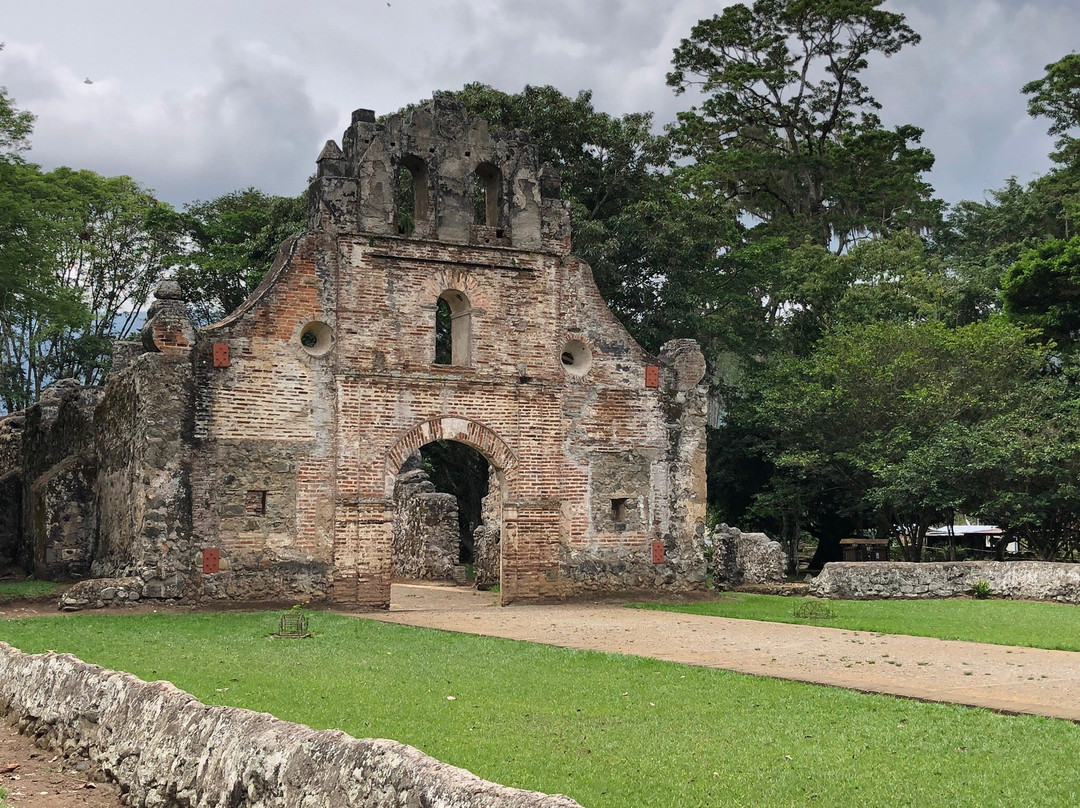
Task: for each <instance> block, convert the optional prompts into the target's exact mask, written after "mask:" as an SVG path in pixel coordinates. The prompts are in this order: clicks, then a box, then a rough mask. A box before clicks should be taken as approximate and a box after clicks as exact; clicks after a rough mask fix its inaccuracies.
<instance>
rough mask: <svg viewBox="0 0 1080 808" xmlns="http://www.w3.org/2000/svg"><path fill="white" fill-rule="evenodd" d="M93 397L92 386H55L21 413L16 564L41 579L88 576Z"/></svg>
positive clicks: (92, 536)
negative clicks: (19, 532)
mask: <svg viewBox="0 0 1080 808" xmlns="http://www.w3.org/2000/svg"><path fill="white" fill-rule="evenodd" d="M101 395H102V390H101V388H99V387H83V386H82V385H80V384H79V383H78V382H76V381H75V380H74V379H61V380H60V381H58V382H56V383H55V384H54V385H52V386H51V387H48V388H47V389H46V390H45V391H43V392H42V394H41V399H40V401H38V403H36V404H35V405H34V406H32V407H30V408H28V409H27V410H26V417H25V422H24V424H23V430H22V449H21V451H22V469H21V472H22V497H21V504H22V511H23V514H22V550H21V556H22V557H21V559H20V561H21V564H22V566H23V568H24V569H27V570H32V571H33V573H34V574H35V575H36V576H37V577H39V578H42V579H46V580H50V579H51V580H65V579H75V578H82V577H84V576H86V575H87V574H89V572H90V563H91V560H92V558H93V556H94V553H95V551H96V547H97V542H98V524H97V515H98V511H97V495H96V492H95V490H94V480H95V478H96V475H97V456H96V454H95V452H94V426H93V421H94V410H95V407H96V406H97V404H98V402H99V401H100V400H101Z"/></svg>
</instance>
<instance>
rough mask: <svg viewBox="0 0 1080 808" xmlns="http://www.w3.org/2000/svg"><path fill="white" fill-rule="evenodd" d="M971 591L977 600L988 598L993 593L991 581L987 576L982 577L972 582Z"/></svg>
mask: <svg viewBox="0 0 1080 808" xmlns="http://www.w3.org/2000/svg"><path fill="white" fill-rule="evenodd" d="M971 591H972V593H973V594H974V595H975V598H976V599H977V600H986V599H987V598H988V597H990V595H991V591H990V582H989V581H987V580H986V579H985V578H980V579H979V580H978V581H976V582H975V583H974V584H972V587H971Z"/></svg>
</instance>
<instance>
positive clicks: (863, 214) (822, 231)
mask: <svg viewBox="0 0 1080 808" xmlns="http://www.w3.org/2000/svg"><path fill="white" fill-rule="evenodd" d="M881 2H882V0H756V2H755V3H754V4H753V6H752V7H747V6H746V5H743V4H735V5H731V6H728V7H727V8H725V9H724V11H723V13H722V14H720V15H716V16H714V17H712V18H711V19H707V20H702V21H700V22H699V23H698V24H697V25H695V26H694V28H693V30H692V31H691V35H690V37H689V38H687V39H684V40H682V42H681V43H680V45H679V47H678V48H676V50H675V58H674V63H673V64H674V69H673V70H672V72H671V73H669V74H668V84H670V85H671V86H672V87H674V88H675V90H676V92H679V93H682V92H685V91H686V90H688V89H690V88H695V89H698V90H700V92H701V93H702V95H703V97H702V100H701V101H700V104H699V106H697V107H693V108H691V109H690V110H689V111H686V112H683V113H680V115H679V120H678V124H677V125H676V126H675V127H674V128H673V129H672V137H673V138H674V140H675V143H676V144H677V147H678V153H679V154H680V155H682V156H684V157H689V158H692V159H693V161H694V163H693V171H692V172H691V176H692V184H693V188H694V193H695V194H696V195H699V196H706V195H712V196H716V197H720V198H725V199H731V200H734V201H736V203H737V204H738V206H739V207H740V209H741V210H743V211H745V212H746V213H747V214H749V215H750V216H752V217H754V218H755V219H757V220H759V221H760V222H761V223H763V224H762V226H763V228H764V230H765V232H766V233H767V234H771V235H779V236H782V237H784V238H786V239H788V240H789V241H790V242H791V243H792V244H793V245H797V244H799V243H801V242H802V241H803V240H804V239H805V238H807V237H809V238H811V239H812V240H813V242H814V243H816V244H819V245H822V246H826V247H831V248H833V249H835V250H836V251H837V252H843V251H844V250H845V249H846V248H847V247H848V245H849V244H851V243H852V242H853V241H854V240H856V239H858V238H859V237H861V236H864V235H866V234H873V233H884V232H889V231H892V230H896V229H921V228H925V227H928V226H931V225H933V224H935V223H936V222H937V220H938V218H939V216H940V205H939V203H938V202H936V201H935V200H933V199H932V189H931V188H930V186H929V185H928V184H927V183H926V182H925V181H924V180H923V179H922V175H923V173H924V172H926V171H928V170H929V169H930V168H931V167H932V165H933V155H932V154H931V153H930V152H929V151H928V150H927V149H925V148H923V147H920V146H918V145H917V144H918V142H919V139H920V137H921V135H922V132H921V130H920V129H918V128H916V127H914V126H899V127H896V128H894V129H892V130H887V129H884V128H883V127H882V125H881V121H880V119H879V118H878V117H877V116H876V114H875V113H874V110H875V109H877V108H879V106H880V105H879V104H878V102H877V101H876V100H875V99H874V98H873V96H872V95H871V94H870V92H869V90H868V89H867V87H866V86H865V85H864V84H863V83H862V80H861V78H860V75H861V73H862V71H863V70H864V69H865V68H866V67H867V65H868V59H869V57H870V56H871V55H873V54H882V55H885V56H888V55H891V54H894V53H896V52H898V51H899V50H900V49H901V48H903V47H904V46H905V45H909V44H914V43H917V42H918V41H919V37H918V35H917V34H916V33H915V32H914V31H912V30H911V28H909V27H908V26H907V24H906V23H905V22H904V17H903V15H901V14H895V13H892V12H887V11H883V10H881V9H880V8H879V6H880V5H881Z"/></svg>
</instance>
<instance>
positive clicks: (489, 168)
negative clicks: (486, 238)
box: [473, 163, 501, 227]
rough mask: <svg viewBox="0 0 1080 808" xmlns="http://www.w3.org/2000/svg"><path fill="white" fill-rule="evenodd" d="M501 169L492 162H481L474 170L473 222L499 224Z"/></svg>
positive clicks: (496, 225)
mask: <svg viewBox="0 0 1080 808" xmlns="http://www.w3.org/2000/svg"><path fill="white" fill-rule="evenodd" d="M499 178H500V174H499V169H498V168H496V167H495V166H493V165H492V164H491V163H481V164H480V165H478V166H477V167H476V171H475V172H473V223H474V224H478V225H483V226H485V227H498V226H499V207H500V202H501V200H500V198H499V185H500V182H499Z"/></svg>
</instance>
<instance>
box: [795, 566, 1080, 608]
mask: <svg viewBox="0 0 1080 808" xmlns="http://www.w3.org/2000/svg"><path fill="white" fill-rule="evenodd" d="M976 581H986V582H988V583H989V584H990V593H991V595H992V596H994V597H1007V598H1020V599H1027V600H1056V601H1060V602H1062V603H1080V564H1062V563H1056V562H1052V561H944V562H940V563H934V564H912V563H908V562H893V561H863V562H856V561H844V562H833V563H830V564H826V565H825V568H824V569H823V570H822V571H821V574H820V575H818V577H817V578H815V579H814V582H813V583H812V584H811V585H810V594H812V595H817V596H818V597H824V598H841V599H846V600H868V599H871V598H951V597H956V596H958V595H970V594H971V593H972V588H973V587H974V585H975V582H976Z"/></svg>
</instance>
